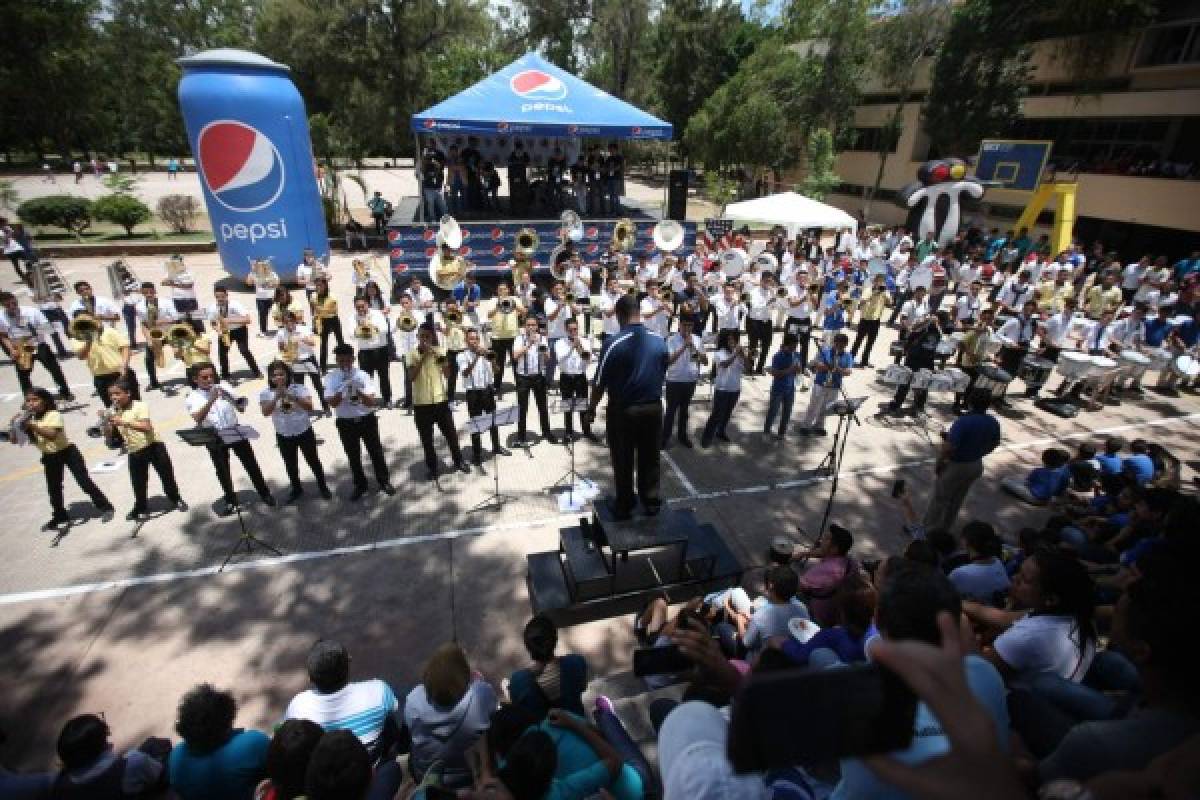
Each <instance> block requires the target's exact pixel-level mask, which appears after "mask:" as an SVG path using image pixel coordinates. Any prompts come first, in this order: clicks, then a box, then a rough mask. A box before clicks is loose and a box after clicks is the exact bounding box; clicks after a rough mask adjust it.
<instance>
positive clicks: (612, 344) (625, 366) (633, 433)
mask: <svg viewBox="0 0 1200 800" xmlns="http://www.w3.org/2000/svg"><path fill="white" fill-rule="evenodd" d="M615 311H616V317H617V322H618V323H619V324H620V326H621V329H620V331H619V332H618V333H616V334H615V335H613V336H612V338H610V339H609V341H608V342H607V343H606V344H605V346H604V349H603V352H602V353H601V354H600V364H599V366H598V367H597V368H596V376H595V378H593V380H592V396H591V398H590V400H589V403H588V411H587V413H588V417H589V419H595V416H596V408H597V406H599V405H600V400H601V398H603V397H604V394H605V392H607V393H608V412H607V415H606V433H607V434H608V450H609V453H610V455H611V458H612V464H613V477H614V482H615V484H616V489H617V500H616V507H615V508H614V509H613V512H614V513H615V515H616V517H617V519H629V518H630V517H631V516H632V514H633V506H634V494H633V483H634V472H635V470H636V472H637V497H638V499H639V500H640V501H641V504H642V509H643V510H644V511H645V512H646V513H647V514H657V513H658V510H659V509H660V508H661V507H662V496H661V495H660V494H659V485H658V484H659V463H658V458H659V457H658V450H659V440H660V438H661V436H662V415H663V406H662V393H663V381H664V379H665V378H666V374H667V342H666V340H665V339H663V338H662V337H661V336H656V335H655V334H653V333H650V332H649V331H647V330H646V328H645V326H643V325H642V317H641V314H640V313H639V308H638V302H637V300H636V299H635V298H633V297H631V296H629V295H623V296H622V297H621V298H620V299H619V300H617V303H616V309H615Z"/></svg>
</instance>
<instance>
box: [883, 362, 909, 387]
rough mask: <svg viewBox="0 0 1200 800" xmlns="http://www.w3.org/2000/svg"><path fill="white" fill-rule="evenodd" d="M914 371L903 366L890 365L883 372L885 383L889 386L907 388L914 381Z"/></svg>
mask: <svg viewBox="0 0 1200 800" xmlns="http://www.w3.org/2000/svg"><path fill="white" fill-rule="evenodd" d="M912 374H913V373H912V370H911V369H909V368H908V367H906V366H904V365H903V364H889V365H888V368H887V369H886V370H884V372H883V382H884V383H886V384H888V385H889V386H907V385H908V384H909V383H910V382H911V381H912Z"/></svg>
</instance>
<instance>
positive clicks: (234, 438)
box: [217, 425, 258, 444]
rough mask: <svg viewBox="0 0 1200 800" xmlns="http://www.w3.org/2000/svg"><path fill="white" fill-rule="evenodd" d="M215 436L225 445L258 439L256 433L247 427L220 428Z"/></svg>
mask: <svg viewBox="0 0 1200 800" xmlns="http://www.w3.org/2000/svg"><path fill="white" fill-rule="evenodd" d="M217 435H218V436H220V437H221V441H223V442H224V443H225V444H233V443H234V442H240V441H241V440H243V439H247V440H249V441H254V440H255V439H257V438H258V431H257V430H255V429H254V428H252V427H250V426H249V425H237V426H234V427H232V428H221V429H220V430H219V431H217Z"/></svg>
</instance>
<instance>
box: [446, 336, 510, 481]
mask: <svg viewBox="0 0 1200 800" xmlns="http://www.w3.org/2000/svg"><path fill="white" fill-rule="evenodd" d="M496 358H497V354H496V352H495V351H494V350H493V351H490V352H488V351H485V350H484V349H483V346H482V345H481V344H480V337H479V331H477V330H475V329H474V328H470V329H468V330H467V349H466V350H464V351H463V352H461V353H459V354H458V360H457V363H456V365H455V366H456V367H457V368H458V371H459V373H460V374H461V375H462V380H463V390H464V391H465V392H466V395H467V415H468V416H470V417H472V418H474V417H478V416H480V415H482V414H486V413H488V412H492V413H494V412H495V411H496V389H495V377H493V375H492V364H493V363H494V362H495V360H496ZM489 433H490V435H491V437H492V452H493V453H498V454H500V455H502V456H511V455H512V453H511V452H510V451H509V450H507V449H505V448H504V447H503V446H501V444H500V429H499V428H497V427H495V426H492V428H491V430H490V431H489ZM481 438H482V437H480V435H479V434H478V433H472V434H471V451H472V456H473V459H472V460H473V463H474V464H475V466H477V467H481V466H482V465H483V456H482V453H481V452H480V450H481V447H480V443H481V442H480V440H481Z"/></svg>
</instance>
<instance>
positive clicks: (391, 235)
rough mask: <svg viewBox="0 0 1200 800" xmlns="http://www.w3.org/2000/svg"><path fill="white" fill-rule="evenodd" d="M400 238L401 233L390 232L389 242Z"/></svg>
mask: <svg viewBox="0 0 1200 800" xmlns="http://www.w3.org/2000/svg"><path fill="white" fill-rule="evenodd" d="M399 238H400V231H388V241H389V242H394V241H396V240H397V239H399Z"/></svg>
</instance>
